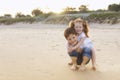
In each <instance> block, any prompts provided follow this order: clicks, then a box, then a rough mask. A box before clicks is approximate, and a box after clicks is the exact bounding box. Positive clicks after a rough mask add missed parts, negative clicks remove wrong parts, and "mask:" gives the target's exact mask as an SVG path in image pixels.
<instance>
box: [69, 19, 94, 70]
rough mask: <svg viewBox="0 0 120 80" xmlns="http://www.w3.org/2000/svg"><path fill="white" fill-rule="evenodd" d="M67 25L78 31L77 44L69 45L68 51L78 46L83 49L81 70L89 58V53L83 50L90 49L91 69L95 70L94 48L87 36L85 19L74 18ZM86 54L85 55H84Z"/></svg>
mask: <svg viewBox="0 0 120 80" xmlns="http://www.w3.org/2000/svg"><path fill="white" fill-rule="evenodd" d="M69 27H70V28H72V29H74V30H75V31H76V32H77V33H78V41H79V42H78V44H77V45H75V46H73V47H69V48H68V51H69V52H72V51H74V50H76V49H78V48H81V49H82V50H83V54H84V55H83V61H82V63H81V68H80V69H81V70H82V71H84V70H85V63H86V62H88V60H89V59H90V58H91V57H90V55H88V54H85V53H84V51H89V50H91V52H92V69H93V70H96V66H95V64H96V57H95V50H94V47H93V44H92V41H91V40H90V38H89V36H88V25H87V23H86V21H83V20H82V19H79V18H78V19H75V20H74V21H71V22H70V23H69ZM86 56H87V57H86Z"/></svg>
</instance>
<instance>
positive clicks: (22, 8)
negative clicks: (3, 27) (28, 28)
mask: <svg viewBox="0 0 120 80" xmlns="http://www.w3.org/2000/svg"><path fill="white" fill-rule="evenodd" d="M113 3H116V4H119V3H120V0H0V16H3V15H4V14H11V15H15V14H16V13H17V12H21V13H23V14H25V15H26V14H29V15H31V12H32V10H34V9H37V8H38V9H41V10H42V11H44V12H49V11H53V12H60V11H62V10H63V9H64V8H66V7H74V8H78V7H80V6H81V5H87V7H88V9H90V10H97V9H107V7H108V5H109V4H113Z"/></svg>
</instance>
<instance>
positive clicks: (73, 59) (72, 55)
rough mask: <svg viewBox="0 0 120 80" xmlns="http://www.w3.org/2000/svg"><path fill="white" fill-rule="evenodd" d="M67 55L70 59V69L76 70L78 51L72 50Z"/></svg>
mask: <svg viewBox="0 0 120 80" xmlns="http://www.w3.org/2000/svg"><path fill="white" fill-rule="evenodd" d="M69 56H70V57H71V60H72V67H71V69H73V70H76V68H77V67H76V66H77V57H78V52H76V51H72V52H71V53H69Z"/></svg>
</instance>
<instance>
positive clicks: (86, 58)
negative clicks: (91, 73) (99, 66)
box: [80, 48, 92, 71]
mask: <svg viewBox="0 0 120 80" xmlns="http://www.w3.org/2000/svg"><path fill="white" fill-rule="evenodd" d="M82 55H83V61H82V63H81V67H80V70H81V71H84V70H85V69H86V68H85V65H86V64H87V63H88V62H89V60H90V58H91V56H92V54H91V49H90V48H83V52H82Z"/></svg>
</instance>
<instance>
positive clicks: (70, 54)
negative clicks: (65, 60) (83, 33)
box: [68, 48, 90, 65]
mask: <svg viewBox="0 0 120 80" xmlns="http://www.w3.org/2000/svg"><path fill="white" fill-rule="evenodd" d="M85 50H86V48H85ZM84 52H85V51H84ZM68 54H69V56H70V57H77V64H78V65H81V63H82V61H83V52H82V53H79V52H76V51H72V52H71V53H68ZM84 56H86V53H84ZM89 61H90V59H89V60H88V62H87V63H86V64H88V63H89Z"/></svg>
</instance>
